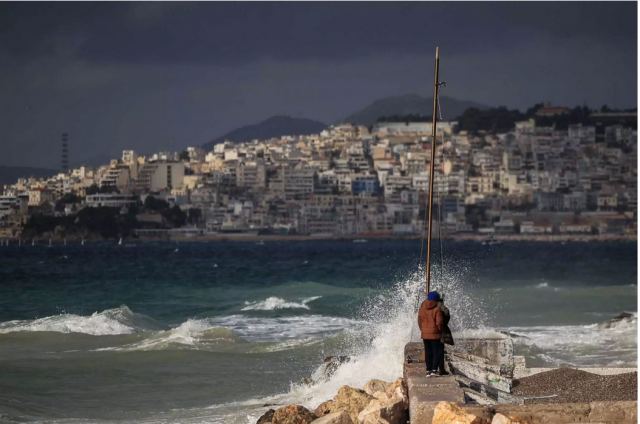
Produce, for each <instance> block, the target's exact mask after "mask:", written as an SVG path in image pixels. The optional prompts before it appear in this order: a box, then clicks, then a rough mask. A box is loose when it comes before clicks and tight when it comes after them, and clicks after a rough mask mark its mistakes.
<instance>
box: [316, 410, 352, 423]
mask: <svg viewBox="0 0 640 424" xmlns="http://www.w3.org/2000/svg"><path fill="white" fill-rule="evenodd" d="M312 424H354V423H353V421H351V417H350V416H349V414H348V413H347V411H338V412H333V413H330V414H327V415H325V416H323V417H320V418H318V419H317V420H315V421H313V422H312Z"/></svg>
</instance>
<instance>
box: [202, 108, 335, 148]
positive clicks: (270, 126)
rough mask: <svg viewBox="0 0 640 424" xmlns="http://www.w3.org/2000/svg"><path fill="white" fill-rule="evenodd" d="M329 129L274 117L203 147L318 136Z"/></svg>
mask: <svg viewBox="0 0 640 424" xmlns="http://www.w3.org/2000/svg"><path fill="white" fill-rule="evenodd" d="M325 128H327V125H326V124H324V123H322V122H319V121H314V120H312V119H306V118H292V117H290V116H272V117H271V118H269V119H266V120H264V121H262V122H258V123H257V124H253V125H246V126H244V127H240V128H237V129H235V130H233V131H231V132H229V133H227V134H225V135H223V136H221V137H218V138H216V139H214V140H212V141H210V142H208V143H205V144H204V145H203V146H202V147H204V148H205V149H211V148H212V147H213V145H215V144H217V143H221V142H223V141H225V140H231V141H236V142H245V141H251V140H253V139H256V138H257V139H267V138H272V137H281V136H283V135H307V134H317V133H319V132H320V131H322V130H324V129H325Z"/></svg>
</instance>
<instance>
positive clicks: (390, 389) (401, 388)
mask: <svg viewBox="0 0 640 424" xmlns="http://www.w3.org/2000/svg"><path fill="white" fill-rule="evenodd" d="M385 393H386V394H387V397H389V398H399V399H402V401H403V402H404V403H405V405H406V406H407V408H408V407H409V391H408V390H407V385H406V384H405V381H404V379H402V378H399V379H397V380H396V381H394V382H393V383H391V384H389V385H388V386H387V388H386V390H385Z"/></svg>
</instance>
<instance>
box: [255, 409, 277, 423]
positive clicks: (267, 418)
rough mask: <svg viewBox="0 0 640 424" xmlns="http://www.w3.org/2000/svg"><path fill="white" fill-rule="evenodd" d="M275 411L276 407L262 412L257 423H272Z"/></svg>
mask: <svg viewBox="0 0 640 424" xmlns="http://www.w3.org/2000/svg"><path fill="white" fill-rule="evenodd" d="M274 412H276V411H275V410H274V409H269V410H268V411H267V412H265V413H264V414H262V415H261V416H260V418H258V421H256V424H271V420H272V419H273V414H274Z"/></svg>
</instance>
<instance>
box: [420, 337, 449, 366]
mask: <svg viewBox="0 0 640 424" xmlns="http://www.w3.org/2000/svg"><path fill="white" fill-rule="evenodd" d="M422 342H423V343H424V362H425V365H426V366H427V371H434V372H435V371H439V370H440V369H441V367H442V365H444V344H443V343H442V342H441V341H440V340H425V339H422Z"/></svg>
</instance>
